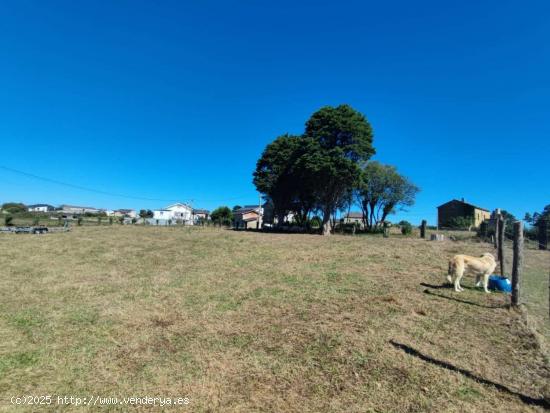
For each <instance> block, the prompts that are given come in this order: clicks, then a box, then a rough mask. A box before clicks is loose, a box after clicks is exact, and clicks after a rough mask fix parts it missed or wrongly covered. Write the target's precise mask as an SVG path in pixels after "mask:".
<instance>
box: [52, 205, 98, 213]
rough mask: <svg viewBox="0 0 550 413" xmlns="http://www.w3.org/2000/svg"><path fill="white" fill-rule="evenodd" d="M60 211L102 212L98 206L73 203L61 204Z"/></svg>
mask: <svg viewBox="0 0 550 413" xmlns="http://www.w3.org/2000/svg"><path fill="white" fill-rule="evenodd" d="M61 212H63V213H64V214H76V215H79V214H85V213H89V214H99V213H100V212H102V210H101V209H99V208H93V207H86V206H74V205H61Z"/></svg>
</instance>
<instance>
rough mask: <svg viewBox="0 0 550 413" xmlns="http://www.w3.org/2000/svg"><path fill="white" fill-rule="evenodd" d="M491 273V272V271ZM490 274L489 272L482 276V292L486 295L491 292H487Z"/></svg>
mask: <svg viewBox="0 0 550 413" xmlns="http://www.w3.org/2000/svg"><path fill="white" fill-rule="evenodd" d="M491 272H492V271H491ZM490 274H491V273H490V272H486V273H485V274H483V290H484V291H485V292H486V293H490V292H491V291H489V275H490Z"/></svg>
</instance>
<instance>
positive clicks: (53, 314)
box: [0, 225, 550, 412]
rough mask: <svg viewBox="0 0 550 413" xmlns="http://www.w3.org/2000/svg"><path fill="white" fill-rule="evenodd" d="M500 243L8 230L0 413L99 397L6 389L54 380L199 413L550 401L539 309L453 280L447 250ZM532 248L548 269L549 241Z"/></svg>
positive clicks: (473, 250) (517, 407)
mask: <svg viewBox="0 0 550 413" xmlns="http://www.w3.org/2000/svg"><path fill="white" fill-rule="evenodd" d="M489 249H490V248H489V246H487V244H480V243H475V242H471V241H461V242H452V241H445V242H429V241H424V240H420V239H416V238H402V237H398V236H395V237H391V238H389V239H384V238H382V237H377V236H357V237H352V236H338V235H335V236H332V237H320V236H315V235H298V234H296V235H283V234H262V233H253V232H233V231H228V230H216V229H193V230H188V229H185V228H181V227H179V228H158V227H140V226H120V225H116V226H112V227H111V226H106V227H76V228H73V231H71V232H69V233H58V234H49V235H43V236H39V235H13V234H0V251H1V254H0V271H1V276H0V286H1V289H2V292H3V294H2V295H1V296H0V409H3V411H97V410H99V409H98V408H86V407H78V408H76V407H74V406H50V407H49V408H47V407H45V408H40V409H37V408H36V407H33V406H27V408H26V409H25V408H22V407H18V408H16V407H14V406H13V405H10V403H9V400H10V397H11V396H17V395H23V394H32V395H45V394H52V395H68V396H70V395H74V396H81V397H84V396H86V395H94V396H95V395H99V396H102V397H109V396H111V397H115V396H116V397H123V396H138V397H143V396H163V397H189V399H190V404H189V405H188V406H186V407H184V408H173V409H167V410H166V411H193V412H217V411H224V412H225V411H238V412H251V411H291V412H331V411H333V412H428V411H434V412H502V411H514V412H516V411H517V412H521V411H543V410H544V408H545V407H544V406H545V405H544V403H546V402H545V401H544V400H543V396H544V395H545V394H546V395H548V388H546V389H545V386H547V383H548V381H549V378H550V373H549V369H548V364H547V360H546V359H545V357H544V355H543V351H542V350H541V347H540V345H539V344H538V343H539V341H538V340H537V339H536V338H537V336H536V335H534V334H533V333H532V332H531V329H530V328H528V325H527V324H526V321H525V317H524V316H523V315H522V314H521V313H519V312H516V311H514V310H510V309H509V308H508V307H507V303H508V297H507V296H505V295H502V294H496V293H493V294H490V295H486V294H484V293H482V292H480V291H478V290H477V289H474V288H473V282H472V280H471V279H466V281H465V283H464V284H465V287H466V291H464V292H463V293H454V292H453V291H451V290H450V289H448V288H446V287H443V280H444V274H445V273H446V269H447V264H446V262H447V259H448V258H449V256H451V255H452V254H455V253H458V252H461V253H462V252H464V253H470V254H478V253H481V252H485V251H487V250H489ZM526 254H527V258H526V261H527V262H528V263H530V264H529V265H531V267H529V271H530V272H532V273H536V274H538V272H542V271H543V269H542V267H544V265H545V260H548V258H547V257H546V256H545V255H543V254H548V252H544V253H543V252H538V251H531V250H528V251H527V252H526ZM537 266H541V269H540V270H538V269H537ZM544 273H545V274H546V276H547V270H544ZM544 285H545V286H546V284H544ZM546 288H547V287H546ZM541 297H542V298H540V299H541V300H543V298H544V296H543V295H541ZM540 317H543V316H542V313H541V314H540ZM541 320H542V318H541ZM539 321H540V320H539ZM546 322H547V323H548V320H547V319H546ZM541 325H542V324H541ZM547 406H548V405H546V407H547ZM101 410H102V411H127V410H128V407H121V406H116V407H115V406H103V407H102V409H101ZM137 410H140V409H139V408H137ZM141 410H143V411H160V409H159V408H157V409H156V410H155V409H150V408H144V407H142V408H141Z"/></svg>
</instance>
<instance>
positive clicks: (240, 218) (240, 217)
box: [233, 205, 263, 229]
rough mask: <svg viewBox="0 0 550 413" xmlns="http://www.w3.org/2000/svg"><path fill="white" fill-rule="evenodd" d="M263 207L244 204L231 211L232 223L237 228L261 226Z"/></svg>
mask: <svg viewBox="0 0 550 413" xmlns="http://www.w3.org/2000/svg"><path fill="white" fill-rule="evenodd" d="M262 215H263V208H262V207H260V206H258V205H246V206H244V207H242V208H238V209H236V210H234V211H233V225H234V226H235V228H239V229H253V228H261V227H262Z"/></svg>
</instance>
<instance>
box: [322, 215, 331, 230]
mask: <svg viewBox="0 0 550 413" xmlns="http://www.w3.org/2000/svg"><path fill="white" fill-rule="evenodd" d="M330 215H331V214H330V211H324V212H323V225H321V235H330V230H331V229H332V228H331V225H330Z"/></svg>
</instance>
